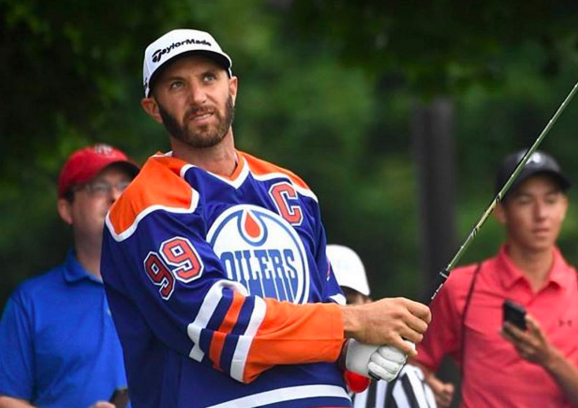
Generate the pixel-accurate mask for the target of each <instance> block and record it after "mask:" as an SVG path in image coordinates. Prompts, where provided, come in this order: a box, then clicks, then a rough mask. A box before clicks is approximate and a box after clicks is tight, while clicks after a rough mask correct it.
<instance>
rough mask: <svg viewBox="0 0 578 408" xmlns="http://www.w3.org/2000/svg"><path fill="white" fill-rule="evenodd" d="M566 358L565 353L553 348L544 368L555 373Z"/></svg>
mask: <svg viewBox="0 0 578 408" xmlns="http://www.w3.org/2000/svg"><path fill="white" fill-rule="evenodd" d="M564 360H565V358H564V355H563V354H562V353H561V352H560V351H559V350H557V349H555V348H551V349H550V353H549V356H548V358H547V359H546V361H544V368H545V369H546V370H547V371H549V372H550V373H555V372H556V371H557V370H558V368H559V367H560V365H561V364H563V363H564Z"/></svg>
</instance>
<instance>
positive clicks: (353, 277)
mask: <svg viewBox="0 0 578 408" xmlns="http://www.w3.org/2000/svg"><path fill="white" fill-rule="evenodd" d="M327 259H329V262H330V263H331V266H332V268H333V273H334V274H335V279H337V283H338V284H339V286H345V287H348V288H351V289H353V290H356V291H358V292H359V293H361V294H362V295H365V296H369V293H370V291H369V284H368V283H367V276H366V274H365V267H364V266H363V262H362V261H361V258H360V257H359V255H357V254H356V253H355V251H354V250H353V249H351V248H348V247H346V246H343V245H327Z"/></svg>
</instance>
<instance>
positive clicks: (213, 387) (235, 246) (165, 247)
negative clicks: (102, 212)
mask: <svg viewBox="0 0 578 408" xmlns="http://www.w3.org/2000/svg"><path fill="white" fill-rule="evenodd" d="M237 159H238V165H237V169H236V170H235V172H234V174H233V175H232V176H231V177H229V178H224V177H221V176H217V175H215V174H212V173H209V172H207V171H205V170H203V169H201V168H199V167H195V166H193V165H190V164H188V163H186V162H184V161H181V160H179V159H176V158H174V157H172V156H171V154H170V153H169V154H166V155H161V154H157V155H155V156H153V157H151V158H149V160H148V161H147V162H146V164H145V166H144V167H143V169H142V170H141V173H140V174H139V176H138V177H137V178H136V179H135V180H134V181H133V183H132V184H131V185H130V186H129V188H128V189H127V190H126V191H125V193H124V194H123V195H122V196H121V198H120V199H119V200H118V201H117V202H116V203H115V204H114V206H113V207H112V208H111V211H110V213H109V214H108V215H107V219H106V228H105V232H104V241H103V250H102V265H101V272H102V276H103V279H104V282H105V285H106V291H107V296H108V299H109V304H110V307H111V309H112V313H113V317H114V320H115V324H116V326H117V331H118V333H119V336H120V340H121V343H122V345H123V349H124V358H125V363H126V369H127V377H128V382H129V388H130V396H131V400H132V404H133V406H134V407H137V408H140V407H171V408H180V407H182V408H185V407H186V408H200V407H215V408H216V407H219V408H233V407H239V408H241V407H242V408H248V407H260V406H267V407H292V408H305V407H344V406H350V400H349V397H348V396H347V392H346V390H345V385H344V382H343V373H342V372H341V370H340V369H339V368H338V366H337V364H336V363H335V361H336V360H337V358H338V357H339V354H340V350H341V347H342V345H343V341H344V337H343V323H342V320H341V312H340V310H339V306H338V305H337V304H335V302H337V303H340V301H342V300H343V296H342V295H341V291H340V289H339V287H338V285H337V283H336V281H335V279H334V277H333V273H332V272H331V269H330V267H329V265H328V262H327V259H326V256H325V232H324V229H323V226H322V224H321V221H320V213H319V205H318V203H317V198H316V196H315V195H314V194H313V192H312V191H311V190H310V189H309V188H308V187H307V185H306V184H305V183H304V182H303V181H302V180H301V179H300V178H298V177H297V176H295V175H294V174H293V173H291V172H289V171H287V170H284V169H281V168H279V167H277V166H274V165H272V164H270V163H267V162H264V161H262V160H259V159H256V158H254V157H252V156H250V155H248V154H246V153H242V152H237Z"/></svg>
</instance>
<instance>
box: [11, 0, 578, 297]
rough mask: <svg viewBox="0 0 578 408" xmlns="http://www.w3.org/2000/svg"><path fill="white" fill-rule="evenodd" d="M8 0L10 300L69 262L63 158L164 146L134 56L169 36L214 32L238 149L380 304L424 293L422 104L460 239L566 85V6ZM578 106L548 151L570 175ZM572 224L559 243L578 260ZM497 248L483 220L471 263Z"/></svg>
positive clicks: (570, 73) (576, 58)
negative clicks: (305, 209) (446, 173)
mask: <svg viewBox="0 0 578 408" xmlns="http://www.w3.org/2000/svg"><path fill="white" fill-rule="evenodd" d="M273 3H274V2H272V1H270V2H262V1H260V0H239V1H227V0H214V1H211V2H207V1H194V0H185V1H178V2H177V1H174V0H167V1H164V2H161V3H159V2H152V1H150V0H142V1H140V2H139V3H138V5H136V4H132V3H123V2H120V3H119V2H112V1H110V0H104V1H100V2H96V1H93V0H87V1H84V2H78V1H72V0H63V1H59V2H43V1H40V0H0V16H1V18H2V23H3V24H2V25H1V26H0V27H1V28H0V32H1V34H2V35H1V36H0V61H2V64H0V77H1V78H3V79H2V82H1V84H2V89H3V91H4V92H3V95H4V104H3V107H2V109H0V134H1V135H2V136H1V137H2V146H3V148H2V149H0V174H1V175H2V176H1V177H0V191H1V193H2V194H0V212H1V213H2V214H3V216H2V217H1V218H0V230H1V231H2V234H1V235H0V261H1V262H2V264H3V265H4V276H5V278H6V281H7V284H6V285H3V286H2V289H1V290H0V300H1V301H2V302H1V303H2V304H4V301H3V300H4V299H5V298H6V296H7V295H8V293H9V291H11V290H12V289H13V287H14V285H16V284H17V283H18V282H19V281H21V280H22V279H23V278H25V277H28V276H32V275H34V274H37V273H40V272H41V271H43V270H45V269H46V268H48V267H50V266H53V265H55V264H56V263H58V262H60V260H62V259H63V257H64V253H65V251H66V249H67V247H68V246H69V245H70V243H71V237H70V234H69V232H68V230H67V228H66V227H65V226H63V224H62V222H61V221H60V220H59V219H58V217H57V215H56V211H55V201H56V180H57V177H58V172H59V170H60V167H61V165H62V164H63V162H64V160H65V159H66V157H67V156H68V155H69V154H70V152H72V151H73V150H75V149H76V148H78V147H81V146H84V145H86V144H88V143H95V142H108V143H111V144H113V145H116V146H118V147H121V148H123V149H125V150H127V151H128V152H129V153H130V154H131V156H133V157H134V158H135V159H136V160H137V161H139V162H141V163H142V162H143V161H144V160H145V159H146V157H148V156H149V155H151V154H153V153H155V152H156V151H158V150H161V151H166V150H168V149H169V146H168V140H167V139H168V138H167V137H166V135H165V131H164V129H162V128H161V127H160V126H158V125H157V124H156V123H154V122H153V121H151V120H150V119H149V118H148V117H146V115H145V114H144V113H143V112H142V110H141V108H140V106H139V100H140V98H141V97H142V86H141V84H142V76H141V75H142V73H141V67H142V53H143V51H144V47H145V46H146V44H148V43H149V42H151V41H152V40H153V39H155V38H156V37H158V36H159V35H160V34H162V33H163V32H165V31H167V30H169V29H173V28H180V27H196V28H199V29H206V30H209V31H211V32H212V33H213V34H214V36H215V37H216V38H217V39H218V40H219V42H220V43H221V45H222V46H223V47H224V48H225V49H226V51H227V52H228V53H229V54H230V55H231V56H232V58H233V71H234V73H235V74H236V75H238V77H239V84H240V85H239V86H240V88H239V95H238V100H237V102H238V103H237V112H236V115H237V116H236V122H235V125H234V129H235V138H236V144H237V146H238V148H239V149H241V150H244V151H247V152H249V153H251V154H255V155H257V156H260V157H263V158H265V159H268V160H271V161H273V162H276V163H279V164H280V165H283V166H286V167H288V168H290V169H292V170H293V171H295V172H296V173H297V174H299V175H300V176H302V177H303V178H304V179H305V180H306V182H307V183H308V184H309V185H310V186H311V187H312V188H313V190H314V191H315V192H316V194H317V196H318V197H319V200H320V203H321V206H322V212H323V217H324V220H325V226H326V229H327V234H328V240H329V241H330V242H333V243H341V244H345V245H349V246H351V247H353V248H354V249H356V250H357V251H358V252H359V253H360V254H361V256H362V258H363V259H364V261H365V262H366V266H367V268H368V270H369V274H370V281H371V284H372V286H373V290H374V293H375V296H382V295H385V294H387V295H408V296H416V294H417V293H418V291H419V286H420V272H419V262H418V256H417V253H418V248H417V245H418V244H417V235H418V225H417V212H418V211H417V208H418V206H417V198H416V194H417V186H416V180H415V178H416V175H415V165H414V163H413V159H412V157H411V154H410V131H409V120H410V117H411V114H412V109H413V106H414V103H415V102H416V100H418V99H419V98H424V97H429V96H432V95H437V94H440V93H444V94H451V95H452V96H453V98H454V101H455V107H456V124H455V125H456V128H455V139H456V144H457V146H456V147H457V151H458V155H457V157H458V163H457V168H458V169H459V172H458V174H457V175H456V177H457V181H458V191H459V195H458V200H459V201H458V205H457V208H458V229H459V231H458V232H459V236H460V237H463V236H465V234H466V233H467V232H469V228H471V226H472V225H473V224H474V222H475V221H476V220H477V218H478V216H479V214H480V212H481V211H482V209H483V208H484V207H485V205H487V203H488V202H489V201H490V199H491V198H492V194H493V184H492V180H493V173H494V170H495V167H496V166H497V164H498V163H499V161H500V159H501V157H502V156H503V155H504V154H505V153H507V152H509V151H511V150H513V149H518V148H522V147H524V146H527V145H528V144H529V143H530V142H531V141H533V140H534V139H535V137H536V136H537V135H538V133H539V131H540V130H541V129H542V128H543V127H544V126H545V124H546V122H547V120H548V119H549V117H550V116H551V115H552V113H553V112H554V110H555V108H556V107H557V106H558V104H559V103H560V102H561V100H562V99H563V97H564V96H565V95H566V93H567V92H568V90H569V88H570V86H571V85H572V83H573V81H574V80H575V78H574V77H575V76H576V75H575V73H576V72H577V70H576V68H577V65H578V54H577V53H576V35H575V34H573V33H572V32H571V30H569V28H572V30H573V29H574V27H573V26H572V25H571V24H570V22H571V18H572V16H574V15H576V14H575V13H573V11H574V9H575V6H574V5H573V4H571V3H570V2H567V1H563V2H561V3H560V2H559V3H557V4H558V7H559V9H558V8H557V9H556V10H553V9H552V10H550V9H548V8H547V5H546V3H545V2H542V1H537V2H532V4H527V5H525V7H523V8H520V9H521V10H518V9H517V8H515V7H514V6H510V5H508V4H506V3H503V2H498V1H489V2H488V1H486V2H483V3H480V4H474V3H471V2H456V3H455V4H454V2H449V1H448V0H445V1H436V2H431V1H430V2H420V3H419V4H418V3H416V2H377V1H376V2H371V1H368V0H365V1H361V2H347V1H344V0H332V1H321V0H314V1H310V0H308V1H296V2H295V4H294V6H293V7H291V8H289V9H286V8H276V7H273V6H272V4H273ZM576 106H578V101H575V102H574V103H573V105H572V106H571V107H570V108H569V109H568V112H567V113H566V114H565V115H564V116H563V117H562V118H561V120H560V122H559V123H558V124H556V126H555V128H554V129H553V131H552V134H551V135H550V136H549V139H548V140H547V141H546V143H545V147H546V148H547V149H548V150H550V151H552V152H553V153H554V154H555V155H557V156H558V157H559V158H560V161H561V162H562V164H563V165H564V167H567V169H568V171H569V173H570V174H571V175H573V174H577V172H578V164H576V163H575V161H574V160H573V158H574V157H575V156H576V153H577V152H576V150H577V147H576V146H575V143H574V142H573V135H574V130H573V129H574V123H575V121H576V119H577V116H578V108H577V107H576ZM577 216H578V214H576V210H574V207H572V209H571V213H570V214H569V217H568V218H569V219H568V222H567V225H566V228H565V230H564V232H563V236H562V239H561V245H562V247H563V248H564V250H565V251H567V253H568V255H569V257H570V259H571V260H573V261H574V262H576V261H578V252H577V250H576V249H574V245H572V243H573V242H575V241H576V238H577V235H578V218H577ZM502 239H503V235H502V231H501V228H500V227H499V226H498V225H496V223H494V222H493V221H490V222H488V225H487V226H486V227H484V230H483V231H482V232H481V233H480V234H479V236H478V238H476V241H475V242H474V244H473V245H472V247H471V250H470V251H469V252H468V254H467V255H466V257H465V258H466V259H464V262H470V261H476V260H479V259H480V258H481V257H483V256H488V255H490V254H492V253H493V252H495V250H496V248H497V246H498V244H499V242H500V241H501V240H502Z"/></svg>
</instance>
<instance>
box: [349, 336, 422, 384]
mask: <svg viewBox="0 0 578 408" xmlns="http://www.w3.org/2000/svg"><path fill="white" fill-rule="evenodd" d="M406 343H407V344H408V346H409V347H412V348H414V349H415V345H414V344H413V343H411V342H409V341H407V340H406ZM343 352H344V353H345V356H344V357H345V368H346V369H347V370H348V371H351V372H354V373H356V374H359V375H363V376H364V377H369V378H374V379H376V380H385V381H388V382H389V381H392V380H393V379H394V378H395V377H397V375H398V374H399V372H400V371H401V369H402V368H403V365H404V364H405V362H406V360H407V354H404V353H403V352H402V351H400V350H398V349H396V348H395V347H392V346H373V345H369V344H363V343H359V342H358V341H356V340H354V339H350V340H348V341H347V344H346V345H345V347H344V348H343Z"/></svg>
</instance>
